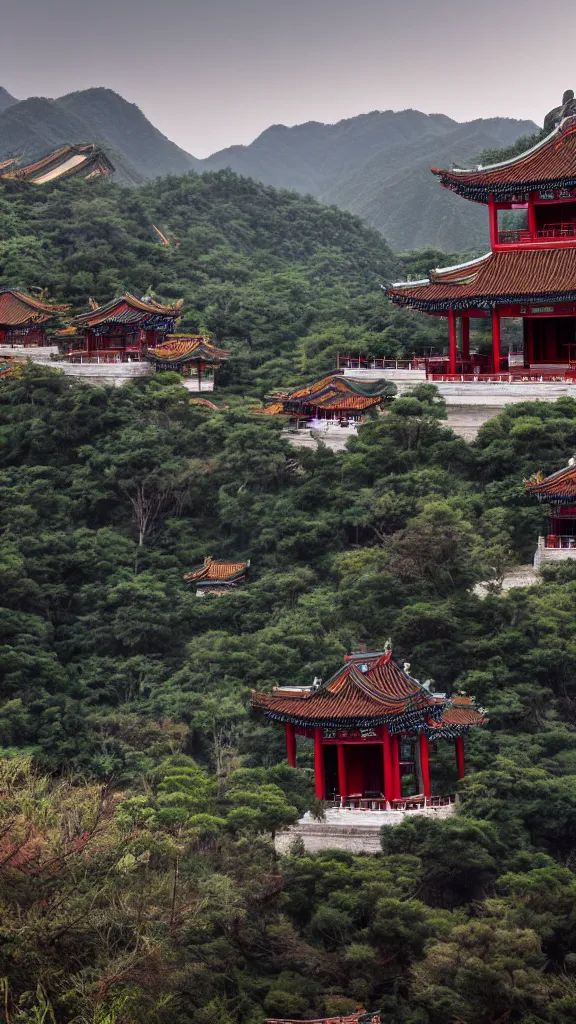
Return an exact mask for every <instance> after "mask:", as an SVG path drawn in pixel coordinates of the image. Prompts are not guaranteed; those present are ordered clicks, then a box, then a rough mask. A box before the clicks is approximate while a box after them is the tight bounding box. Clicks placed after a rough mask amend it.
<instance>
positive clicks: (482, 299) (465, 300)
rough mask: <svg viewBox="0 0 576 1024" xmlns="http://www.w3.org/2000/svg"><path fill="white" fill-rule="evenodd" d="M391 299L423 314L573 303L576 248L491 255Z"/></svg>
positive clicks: (395, 290)
mask: <svg viewBox="0 0 576 1024" xmlns="http://www.w3.org/2000/svg"><path fill="white" fill-rule="evenodd" d="M388 295H389V296H390V298H391V299H392V301H393V302H396V303H397V304H398V305H399V306H412V307H414V308H415V309H420V310H422V311H423V312H443V311H446V310H448V309H470V308H478V309H486V308H489V306H490V304H491V303H492V302H516V303H523V302H551V301H556V302H562V301H574V300H575V299H576V248H566V249H526V250H510V251H504V252H490V253H488V254H487V255H486V256H482V257H481V258H480V259H478V260H473V261H471V262H470V263H464V264H462V265H461V266H459V267H451V268H449V269H448V270H446V271H443V270H435V271H433V272H432V273H431V275H430V280H429V281H420V282H415V283H410V282H406V283H404V284H394V285H392V287H391V288H389V289H388Z"/></svg>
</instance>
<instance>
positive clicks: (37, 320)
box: [0, 288, 70, 348]
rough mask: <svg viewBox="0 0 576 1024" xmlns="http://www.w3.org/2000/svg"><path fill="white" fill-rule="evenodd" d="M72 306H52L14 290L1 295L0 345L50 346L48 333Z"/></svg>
mask: <svg viewBox="0 0 576 1024" xmlns="http://www.w3.org/2000/svg"><path fill="white" fill-rule="evenodd" d="M69 309H70V306H55V305H49V304H48V303H47V302H41V301H40V300H39V299H33V298H32V296H31V295H24V293H23V292H19V291H16V289H14V288H6V289H4V290H3V291H0V345H10V346H11V347H12V348H20V347H24V348H26V347H36V346H38V345H40V346H44V345H50V344H51V341H50V337H49V335H48V334H47V329H50V327H52V328H54V327H56V325H57V323H58V319H59V317H60V316H61V314H63V313H66V312H67V311H68V310H69Z"/></svg>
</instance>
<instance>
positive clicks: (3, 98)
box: [0, 85, 18, 113]
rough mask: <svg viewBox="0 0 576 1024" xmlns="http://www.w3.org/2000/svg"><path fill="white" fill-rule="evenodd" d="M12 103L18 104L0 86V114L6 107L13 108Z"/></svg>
mask: <svg viewBox="0 0 576 1024" xmlns="http://www.w3.org/2000/svg"><path fill="white" fill-rule="evenodd" d="M14 103H18V100H17V99H16V98H15V97H14V96H11V95H10V93H9V92H8V90H7V89H3V88H2V86H1V85H0V113H2V111H3V110H7V109H8V107H11V106H13V104H14Z"/></svg>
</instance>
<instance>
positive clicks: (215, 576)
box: [184, 557, 250, 597]
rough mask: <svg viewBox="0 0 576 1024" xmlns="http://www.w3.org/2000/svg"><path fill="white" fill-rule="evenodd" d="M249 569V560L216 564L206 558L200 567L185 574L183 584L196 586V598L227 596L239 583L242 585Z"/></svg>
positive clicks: (213, 560)
mask: <svg viewBox="0 0 576 1024" xmlns="http://www.w3.org/2000/svg"><path fill="white" fill-rule="evenodd" d="M249 568H250V559H248V561H246V562H218V561H216V559H214V558H210V557H208V558H205V559H204V562H203V564H202V565H198V566H196V568H195V569H192V571H191V572H189V573H186V575H185V577H184V582H185V583H192V584H195V585H196V597H206V595H207V594H212V595H216V596H218V595H220V594H229V593H230V591H231V590H234V589H235V588H236V587H237V586H238V584H239V583H244V581H245V579H246V575H247V572H248V569H249Z"/></svg>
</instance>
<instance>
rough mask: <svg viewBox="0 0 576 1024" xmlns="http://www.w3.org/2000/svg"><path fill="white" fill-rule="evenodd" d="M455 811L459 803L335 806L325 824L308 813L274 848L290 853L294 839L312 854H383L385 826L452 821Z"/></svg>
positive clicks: (289, 829) (285, 831) (284, 833)
mask: <svg viewBox="0 0 576 1024" xmlns="http://www.w3.org/2000/svg"><path fill="white" fill-rule="evenodd" d="M455 810H456V805H455V804H446V805H444V806H443V807H426V808H422V809H420V810H417V811H363V810H349V809H347V808H346V809H341V808H335V807H331V808H329V809H328V810H327V811H326V812H325V817H324V819H323V820H321V821H318V820H317V819H316V818H313V817H312V815H311V814H310V812H309V811H307V812H306V814H305V815H304V817H303V818H300V821H298V822H296V824H295V825H291V826H290V828H287V829H285V830H284V831H283V832H279V833H278V835H277V836H276V839H275V843H274V845H275V847H276V850H277V852H278V853H288V851H289V850H290V846H291V844H292V843H293V842H294V840H295V839H301V840H302V842H303V843H304V849H305V850H307V852H308V853H320V852H321V851H322V850H348V852H349V853H380V851H381V846H380V829H381V828H382V826H383V825H400V824H401V822H402V821H405V820H406V818H412V817H414V815H424V816H425V817H427V818H435V819H436V820H443V819H445V818H450V817H451V816H452V815H453V814H454V812H455Z"/></svg>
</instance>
